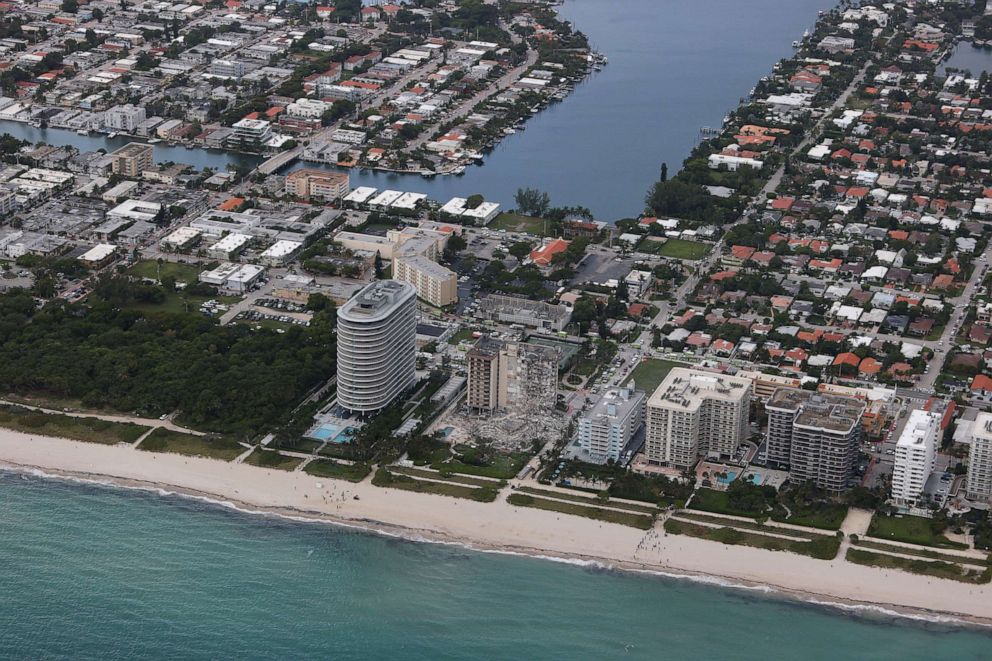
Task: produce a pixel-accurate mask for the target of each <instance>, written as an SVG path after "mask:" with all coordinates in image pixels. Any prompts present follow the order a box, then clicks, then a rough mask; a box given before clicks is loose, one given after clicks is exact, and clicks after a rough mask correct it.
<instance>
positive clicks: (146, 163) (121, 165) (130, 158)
mask: <svg viewBox="0 0 992 661" xmlns="http://www.w3.org/2000/svg"><path fill="white" fill-rule="evenodd" d="M152 153H153V148H152V146H151V145H146V144H144V143H141V142H132V143H131V144H128V145H124V146H123V147H121V148H120V149H118V150H117V151H115V152H114V153H113V154H111V156H112V158H113V160H112V161H111V163H110V169H111V171H112V172H113V173H114V174H119V175H121V176H122V177H140V176H141V174H142V173H143V172H144V171H145V170H147V169H148V168H150V167H151V166H152Z"/></svg>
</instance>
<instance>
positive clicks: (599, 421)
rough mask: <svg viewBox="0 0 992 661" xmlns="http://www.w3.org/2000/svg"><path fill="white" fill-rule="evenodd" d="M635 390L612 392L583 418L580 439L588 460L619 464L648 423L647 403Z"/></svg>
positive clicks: (580, 425) (577, 437) (645, 398)
mask: <svg viewBox="0 0 992 661" xmlns="http://www.w3.org/2000/svg"><path fill="white" fill-rule="evenodd" d="M646 400H647V395H645V394H644V393H643V392H642V391H640V390H634V388H633V387H628V388H614V389H612V390H608V391H607V392H606V394H604V395H603V397H602V398H601V399H600V400H599V401H598V402H596V405H595V406H593V407H592V409H590V410H589V411H587V412H586V413H585V414H584V415H583V416H582V417H581V418H579V423H578V430H577V434H576V440H578V442H579V447H581V448H582V450H583V451H584V452H585V454H586V455H587V456H586V457H585V458H586V459H588V461H590V462H592V463H596V464H605V463H606V462H607V461H609V460H611V459H612V460H613V461H617V460H619V459H620V453H621V452H623V449H624V447H625V446H626V445H627V443H629V442H630V439H631V438H633V436H634V434H635V433H637V430H638V429H640V427H641V425H642V424H643V423H644V408H645V405H644V402H645V401H646Z"/></svg>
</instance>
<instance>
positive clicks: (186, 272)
mask: <svg viewBox="0 0 992 661" xmlns="http://www.w3.org/2000/svg"><path fill="white" fill-rule="evenodd" d="M202 270H203V269H202V268H200V266H199V265H197V264H177V263H175V262H162V264H161V265H160V264H159V263H158V262H156V261H154V260H151V259H147V260H144V261H141V262H138V263H137V264H135V265H134V266H132V267H131V268H130V269H128V273H129V274H130V275H133V276H135V277H138V278H151V279H152V280H159V279H160V278H165V277H168V276H170V275H171V276H172V277H173V278H175V279H176V281H177V282H188V283H191V284H192V283H194V282H196V281H197V276H199V275H200V271H202Z"/></svg>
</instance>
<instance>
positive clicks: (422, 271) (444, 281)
mask: <svg viewBox="0 0 992 661" xmlns="http://www.w3.org/2000/svg"><path fill="white" fill-rule="evenodd" d="M393 278H394V279H396V280H401V281H403V282H409V283H410V284H411V285H413V286H414V287H416V288H417V296H418V297H420V298H422V299H423V300H425V301H427V302H428V303H430V304H431V305H433V306H436V307H444V306H445V305H452V304H453V303H457V302H458V276H457V275H456V274H455V272H454V271H452V270H451V269H449V268H447V267H445V266H441V265H440V264H438V263H437V262H432V261H431V260H429V259H427V258H426V257H420V256H413V257H403V258H398V259H396V260H394V261H393Z"/></svg>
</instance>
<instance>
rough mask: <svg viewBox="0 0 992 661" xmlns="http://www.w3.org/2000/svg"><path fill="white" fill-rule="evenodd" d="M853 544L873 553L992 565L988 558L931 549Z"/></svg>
mask: <svg viewBox="0 0 992 661" xmlns="http://www.w3.org/2000/svg"><path fill="white" fill-rule="evenodd" d="M851 543H852V544H857V545H858V546H860V547H862V548H866V549H871V550H872V551H888V552H889V553H901V554H903V555H915V556H917V557H920V558H926V559H928V560H943V561H944V562H960V563H964V564H972V565H983V564H990V559H989V558H986V559H985V560H984V561H983V560H981V559H980V558H967V557H964V556H960V555H953V554H950V553H938V552H937V551H931V550H930V549H914V548H910V547H908V546H896V545H895V544H880V543H879V542H873V541H871V540H869V539H864V538H861V539H857V540H853V539H852V540H851Z"/></svg>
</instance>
